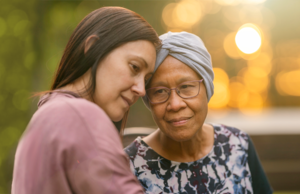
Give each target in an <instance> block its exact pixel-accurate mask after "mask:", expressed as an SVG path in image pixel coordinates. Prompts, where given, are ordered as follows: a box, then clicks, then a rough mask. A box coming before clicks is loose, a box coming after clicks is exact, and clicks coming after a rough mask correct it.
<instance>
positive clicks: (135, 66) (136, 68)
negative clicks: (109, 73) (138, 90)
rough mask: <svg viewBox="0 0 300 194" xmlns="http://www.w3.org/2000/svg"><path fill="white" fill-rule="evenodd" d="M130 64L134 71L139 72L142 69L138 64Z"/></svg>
mask: <svg viewBox="0 0 300 194" xmlns="http://www.w3.org/2000/svg"><path fill="white" fill-rule="evenodd" d="M130 66H131V68H132V69H133V71H134V72H136V73H138V72H139V71H140V68H139V67H138V66H137V65H135V64H132V63H131V64H130Z"/></svg>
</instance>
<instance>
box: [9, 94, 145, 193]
mask: <svg viewBox="0 0 300 194" xmlns="http://www.w3.org/2000/svg"><path fill="white" fill-rule="evenodd" d="M50 193H51V194H71V193H72V194H74V193H76V194H102V193H103V194H104V193H107V194H110V193H118V194H120V193H122V194H127V193H128V194H135V193H143V190H142V187H141V186H140V185H139V183H138V181H137V179H136V178H135V176H134V175H133V174H132V172H131V171H130V167H129V161H128V159H127V157H126V154H125V152H124V151H123V148H122V144H121V141H120V138H119V135H118V132H117V130H116V128H115V126H114V125H113V123H112V122H111V121H110V119H109V118H108V116H107V115H106V114H105V112H104V111H103V110H102V109H101V108H99V107H98V106H97V105H96V104H94V103H92V102H89V101H87V100H85V99H82V98H79V96H76V94H71V93H70V94H67V93H61V92H54V93H52V94H51V95H46V96H44V97H43V98H42V99H41V100H40V102H39V109H38V110H37V111H36V113H35V114H34V115H33V117H32V119H31V121H30V123H29V125H28V126H27V129H26V131H25V132H24V134H23V137H22V138H21V140H20V142H19V145H18V148H17V152H16V156H15V163H14V173H13V182H12V194H50Z"/></svg>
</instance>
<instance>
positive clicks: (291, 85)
mask: <svg viewBox="0 0 300 194" xmlns="http://www.w3.org/2000/svg"><path fill="white" fill-rule="evenodd" d="M275 82H276V83H275V84H276V89H277V91H278V92H279V93H280V94H282V95H291V96H300V89H299V86H300V70H294V71H290V72H281V73H279V74H278V75H277V76H276V80H275Z"/></svg>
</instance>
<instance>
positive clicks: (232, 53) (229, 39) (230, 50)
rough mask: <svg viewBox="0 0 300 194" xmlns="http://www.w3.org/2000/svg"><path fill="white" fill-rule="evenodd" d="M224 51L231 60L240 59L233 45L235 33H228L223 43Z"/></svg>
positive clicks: (236, 48)
mask: <svg viewBox="0 0 300 194" xmlns="http://www.w3.org/2000/svg"><path fill="white" fill-rule="evenodd" d="M223 47H224V50H225V52H226V54H227V55H228V56H229V57H231V58H233V59H238V58H240V55H239V52H238V47H237V46H236V44H235V33H234V32H233V33H230V34H228V35H227V36H226V37H225V39H224V43H223Z"/></svg>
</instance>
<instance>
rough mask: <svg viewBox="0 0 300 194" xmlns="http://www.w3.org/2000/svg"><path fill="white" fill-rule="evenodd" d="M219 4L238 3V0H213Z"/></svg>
mask: <svg viewBox="0 0 300 194" xmlns="http://www.w3.org/2000/svg"><path fill="white" fill-rule="evenodd" d="M215 1H216V2H217V3H218V4H220V5H231V6H232V5H238V4H239V3H240V0H215Z"/></svg>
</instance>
